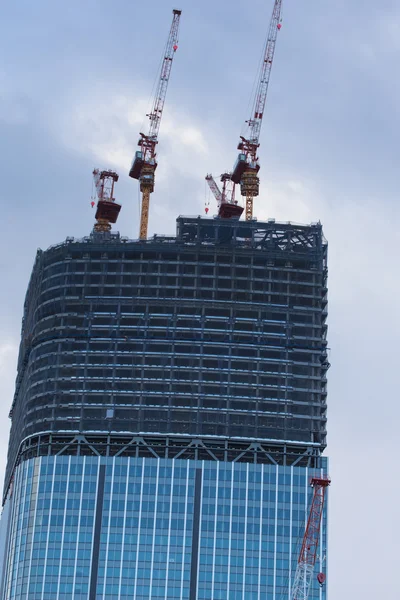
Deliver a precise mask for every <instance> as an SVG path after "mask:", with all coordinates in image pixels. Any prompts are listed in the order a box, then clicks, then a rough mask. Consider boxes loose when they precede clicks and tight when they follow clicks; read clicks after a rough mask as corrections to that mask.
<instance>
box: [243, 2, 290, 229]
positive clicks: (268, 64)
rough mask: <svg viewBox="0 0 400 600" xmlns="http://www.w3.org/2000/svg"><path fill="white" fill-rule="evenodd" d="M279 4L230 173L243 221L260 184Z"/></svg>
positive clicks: (250, 213) (280, 6) (279, 10)
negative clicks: (262, 137)
mask: <svg viewBox="0 0 400 600" xmlns="http://www.w3.org/2000/svg"><path fill="white" fill-rule="evenodd" d="M281 13H282V0H274V8H273V11H272V18H271V21H270V25H269V32H268V38H267V42H266V45H265V49H264V53H263V62H262V66H261V71H260V76H259V79H258V83H257V88H256V93H255V96H254V102H253V109H252V113H251V116H250V118H249V120H248V121H246V124H247V132H246V135H244V136H240V142H239V145H238V150H240V153H239V156H238V158H237V161H236V163H235V166H234V168H233V173H232V181H233V182H234V183H235V184H239V183H240V188H241V194H242V196H245V197H246V221H250V220H251V219H252V218H253V198H254V197H255V196H258V194H259V188H260V180H259V178H258V171H259V169H260V165H259V162H258V156H257V152H258V148H259V145H260V133H261V125H262V120H263V116H264V110H265V103H266V100H267V92H268V84H269V80H270V75H271V69H272V63H273V60H274V54H275V45H276V40H277V35H278V32H279V30H280V29H281V26H282V25H281V21H282V19H281Z"/></svg>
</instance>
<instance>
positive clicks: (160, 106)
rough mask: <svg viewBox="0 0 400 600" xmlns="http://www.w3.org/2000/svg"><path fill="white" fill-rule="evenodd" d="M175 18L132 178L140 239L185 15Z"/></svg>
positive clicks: (177, 12)
mask: <svg viewBox="0 0 400 600" xmlns="http://www.w3.org/2000/svg"><path fill="white" fill-rule="evenodd" d="M172 13H173V18H172V24H171V29H170V32H169V36H168V40H167V45H166V47H165V53H164V59H163V61H162V65H161V73H160V77H159V79H158V85H157V90H156V94H155V97H154V102H153V106H152V109H151V112H150V113H149V114H148V115H147V116H148V117H149V120H150V127H149V132H148V134H144V133H140V139H139V142H138V146H139V148H140V150H138V151H137V152H136V153H135V156H134V159H133V162H132V166H131V168H130V171H129V176H130V177H132V178H133V179H138V180H139V183H140V191H141V193H142V205H141V213H140V228H139V238H140V239H141V240H145V239H146V238H147V228H148V222H149V206H150V194H151V193H152V192H153V191H154V177H155V170H156V168H157V160H156V156H157V153H156V146H157V144H158V133H159V130H160V124H161V118H162V114H163V110H164V104H165V97H166V95H167V89H168V83H169V78H170V75H171V69H172V61H173V58H174V55H175V52H176V51H177V49H178V30H179V21H180V16H181V13H182V11H181V10H177V9H174V10H173V11H172Z"/></svg>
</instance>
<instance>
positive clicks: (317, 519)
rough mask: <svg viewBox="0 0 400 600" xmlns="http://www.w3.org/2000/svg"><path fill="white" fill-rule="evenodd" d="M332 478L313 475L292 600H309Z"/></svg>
mask: <svg viewBox="0 0 400 600" xmlns="http://www.w3.org/2000/svg"><path fill="white" fill-rule="evenodd" d="M330 483H331V480H330V479H329V477H327V476H323V477H313V478H312V479H311V487H312V488H313V489H314V493H313V499H312V502H311V508H310V512H309V515H308V520H307V526H306V530H305V532H304V537H303V543H302V545H301V549H300V554H299V559H298V561H297V568H296V573H295V576H294V581H293V587H292V594H291V600H307V598H308V595H309V593H310V589H311V581H312V576H313V573H314V567H315V562H316V560H317V550H318V542H319V534H320V529H321V518H322V511H323V509H324V503H325V492H326V489H327V487H328V486H329V485H330ZM317 580H318V583H319V584H320V585H323V583H324V582H325V575H324V573H319V574H318V576H317Z"/></svg>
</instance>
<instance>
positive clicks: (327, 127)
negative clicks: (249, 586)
mask: <svg viewBox="0 0 400 600" xmlns="http://www.w3.org/2000/svg"><path fill="white" fill-rule="evenodd" d="M179 3H180V6H178V8H182V9H183V14H182V19H181V35H180V43H179V50H178V53H177V55H176V57H175V61H174V65H173V70H172V76H171V82H170V87H169V90H168V96H167V104H166V109H165V117H164V120H163V123H162V125H161V131H160V143H159V149H158V150H159V168H158V170H157V181H156V190H155V193H154V194H153V196H152V199H151V202H152V205H151V211H150V224H149V232H150V234H153V233H155V232H157V233H167V234H174V232H175V218H176V216H177V215H179V214H204V203H205V200H206V199H207V200H208V199H209V194H208V192H207V191H206V189H205V183H204V176H205V174H206V173H207V172H210V171H211V172H213V173H214V174H215V175H218V174H219V173H221V172H222V171H224V170H226V169H230V168H231V167H232V165H233V162H234V160H235V157H236V145H237V142H238V136H239V134H240V133H241V130H242V126H243V122H244V120H245V119H246V118H248V116H249V114H248V112H249V111H248V106H249V97H250V93H251V89H252V86H253V82H254V78H255V72H256V69H257V66H258V62H259V58H260V54H261V50H262V46H263V42H264V38H265V34H266V31H267V27H268V22H269V19H270V15H271V10H272V4H273V1H272V0H252V1H251V2H249V1H248V0H246V1H245V2H243V0H201V2H199V1H196V2H195V1H194V0H179ZM0 4H1V12H2V35H1V36H0V53H1V56H2V60H1V64H0V140H1V142H0V153H1V157H0V182H1V188H2V189H1V207H2V208H1V222H2V233H1V236H0V240H1V253H0V270H1V276H2V279H1V281H2V285H1V290H0V302H1V310H0V328H1V332H2V335H1V338H0V392H1V404H0V411H1V413H0V417H1V418H0V434H2V435H0V468H1V472H0V477H1V479H2V473H3V471H4V466H5V458H6V447H7V437H8V431H9V421H8V411H9V408H10V405H11V401H12V396H13V389H14V381H15V367H16V357H17V348H18V343H19V334H20V325H21V316H22V307H23V301H24V294H25V290H26V286H27V284H28V279H29V275H30V271H31V268H32V265H33V261H34V257H35V253H36V249H37V248H38V247H41V248H47V247H48V246H49V245H51V244H54V243H57V242H60V241H61V240H64V239H65V238H66V236H74V237H81V236H84V235H87V234H89V232H90V230H91V228H92V226H93V217H94V213H93V210H92V209H91V207H90V200H91V190H92V178H91V171H92V169H93V167H95V166H98V167H101V168H113V169H116V170H117V171H118V172H119V173H120V181H119V182H118V184H117V188H116V196H117V199H118V201H119V202H121V204H122V211H121V214H120V218H119V223H118V227H119V230H120V231H121V234H122V235H126V236H129V237H134V238H136V237H137V232H138V189H137V184H136V182H133V181H132V180H130V179H129V177H128V176H127V173H128V167H129V164H130V160H131V157H132V155H133V152H134V151H135V150H136V143H137V139H138V132H139V131H140V130H142V127H143V124H144V123H145V121H144V114H145V113H146V111H147V110H148V108H149V102H150V98H151V90H152V87H153V84H154V79H155V74H156V70H157V67H158V65H159V61H160V56H161V52H162V50H163V47H164V44H165V40H166V36H167V32H168V28H169V25H170V21H171V16H172V15H171V10H172V8H173V5H172V4H170V3H169V2H166V1H165V0H153V1H152V2H151V3H149V2H138V0H129V1H128V0H113V2H110V1H107V2H106V1H105V0H104V1H103V0H68V2H61V1H59V0H36V1H35V2H34V1H32V0H15V1H14V2H7V1H5V0H3V2H1V3H0ZM283 17H284V18H283V26H282V30H281V32H280V34H279V38H278V44H277V49H276V55H275V62H274V66H273V72H272V76H271V83H270V89H269V93H268V101H267V111H266V115H265V119H264V124H263V129H262V135H261V149H260V159H261V171H260V177H261V194H260V196H259V198H257V199H256V201H255V215H256V216H257V217H258V219H259V220H262V219H266V218H269V217H275V218H276V219H277V220H283V221H295V222H305V223H308V222H313V221H318V220H321V221H322V223H323V226H324V231H325V235H326V237H327V239H328V241H329V290H330V292H329V301H330V304H329V310H330V313H329V347H330V348H331V351H330V362H331V363H332V368H331V370H330V371H329V397H328V401H329V421H328V434H329V437H328V443H329V446H328V451H327V455H328V456H329V457H330V465H331V468H330V471H331V476H332V487H331V494H330V543H329V577H328V582H329V593H330V598H331V599H332V600H335V599H338V598H340V600H354V598H362V599H363V600H376V598H385V600H398V584H397V578H396V575H397V568H398V557H399V555H400V526H399V520H400V519H399V509H398V505H399V499H398V498H399V495H400V483H399V468H398V462H397V451H398V439H399V436H398V427H399V417H400V408H399V406H400V397H399V385H398V382H399V379H398V374H399V365H398V356H397V355H398V352H399V350H398V338H399V335H400V319H399V311H398V306H399V301H398V294H399V288H400V285H399V267H398V256H399V241H400V234H399V226H400V214H399V201H398V197H399V187H400V185H399V166H398V162H399V138H400V112H399V107H400V83H399V77H398V72H399V61H400V5H399V3H398V2H396V0H381V1H380V2H376V0H375V1H372V0H352V1H349V0H334V1H330V2H327V1H321V0H295V1H293V0H286V1H284V14H283ZM212 209H213V210H212V212H215V208H214V207H212ZM396 589H397V592H396Z"/></svg>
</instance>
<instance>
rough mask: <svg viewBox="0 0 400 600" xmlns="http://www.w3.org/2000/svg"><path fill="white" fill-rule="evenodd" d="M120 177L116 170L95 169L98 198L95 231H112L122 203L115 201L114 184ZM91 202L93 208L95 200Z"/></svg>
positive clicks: (94, 177) (94, 176) (94, 175)
mask: <svg viewBox="0 0 400 600" xmlns="http://www.w3.org/2000/svg"><path fill="white" fill-rule="evenodd" d="M118 178H119V176H118V173H116V172H115V171H100V170H99V169H94V171H93V180H94V186H95V189H96V196H97V198H98V202H97V209H96V215H95V219H96V223H95V226H94V231H97V232H99V231H110V230H111V223H116V222H117V218H118V215H119V211H120V210H121V205H120V204H117V203H116V202H115V198H114V185H115V183H116V182H117V181H118ZM91 204H92V208H93V207H94V205H95V202H94V200H92V202H91Z"/></svg>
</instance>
